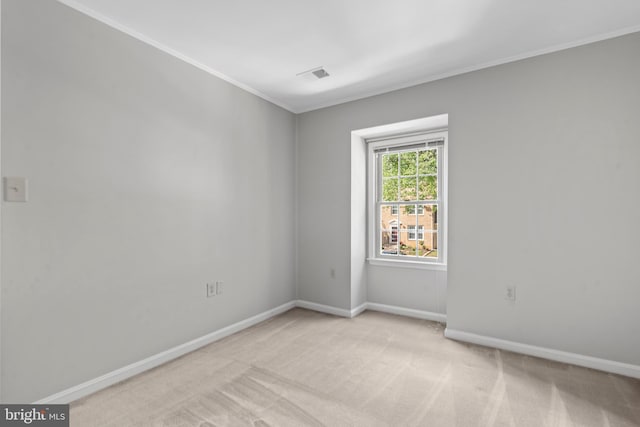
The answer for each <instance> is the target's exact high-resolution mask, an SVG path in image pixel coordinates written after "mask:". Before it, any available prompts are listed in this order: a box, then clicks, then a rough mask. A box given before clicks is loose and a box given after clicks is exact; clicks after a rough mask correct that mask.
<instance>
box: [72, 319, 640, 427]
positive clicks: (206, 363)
mask: <svg viewBox="0 0 640 427" xmlns="http://www.w3.org/2000/svg"><path fill="white" fill-rule="evenodd" d="M443 328H444V327H443V325H440V324H438V323H433V322H428V321H423V320H417V319H409V318H404V317H400V316H394V315H388V314H383V313H376V312H371V311H367V312H364V313H363V314H361V315H360V316H358V317H356V318H354V319H344V318H339V317H333V316H329V315H324V314H320V313H315V312H311V311H307V310H302V309H294V310H291V311H289V312H287V313H284V314H282V315H280V316H277V317H275V318H273V319H271V320H268V321H266V322H263V323H261V324H259V325H257V326H254V327H252V328H250V329H246V330H244V331H242V332H240V333H238V334H235V335H232V336H230V337H228V338H225V339H223V340H221V341H218V342H216V343H213V344H211V345H209V346H207V347H204V348H202V349H200V350H198V351H195V352H193V353H191V354H188V355H186V356H184V357H182V358H180V359H178V360H175V361H173V362H170V363H168V364H166V365H163V366H161V367H159V368H156V369H153V370H151V371H148V372H146V373H144V374H141V375H139V376H137V377H135V378H132V379H129V380H127V381H125V382H123V383H120V384H117V385H115V386H113V387H110V388H108V389H105V390H103V391H101V392H98V393H96V394H93V395H91V396H89V397H87V398H84V399H82V400H79V401H77V402H74V403H73V404H72V405H71V416H70V418H71V425H72V426H79V427H80V426H82V427H85V426H118V427H123V426H245V425H253V426H366V427H369V426H517V427H521V426H535V427H540V426H611V427H613V426H640V381H639V380H636V379H631V378H626V377H622V376H617V375H612V374H606V373H603V372H598V371H594V370H590V369H586V368H580V367H576V366H571V365H566V364H562V363H556V362H550V361H546V360H543V359H537V358H534V357H528V356H522V355H517V354H514V353H509V352H505V351H500V350H494V349H490V348H485V347H480V346H474V345H467V344H462V343H458V342H455V341H450V340H447V339H445V338H444V337H443Z"/></svg>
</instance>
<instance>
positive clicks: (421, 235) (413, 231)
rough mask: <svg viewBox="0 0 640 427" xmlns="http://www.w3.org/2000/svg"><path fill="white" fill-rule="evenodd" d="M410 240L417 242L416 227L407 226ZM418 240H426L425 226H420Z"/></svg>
mask: <svg viewBox="0 0 640 427" xmlns="http://www.w3.org/2000/svg"><path fill="white" fill-rule="evenodd" d="M407 233H408V234H409V240H416V226H415V225H407ZM418 240H424V225H418Z"/></svg>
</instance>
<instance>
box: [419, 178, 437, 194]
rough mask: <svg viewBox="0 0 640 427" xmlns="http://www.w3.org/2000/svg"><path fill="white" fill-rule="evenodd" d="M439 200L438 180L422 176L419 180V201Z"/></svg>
mask: <svg viewBox="0 0 640 427" xmlns="http://www.w3.org/2000/svg"><path fill="white" fill-rule="evenodd" d="M437 198H438V178H437V177H435V176H421V177H420V178H418V199H419V200H435V199H437Z"/></svg>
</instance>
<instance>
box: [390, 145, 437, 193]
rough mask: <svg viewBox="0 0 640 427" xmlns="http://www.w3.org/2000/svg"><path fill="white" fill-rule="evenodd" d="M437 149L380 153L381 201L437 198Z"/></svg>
mask: <svg viewBox="0 0 640 427" xmlns="http://www.w3.org/2000/svg"><path fill="white" fill-rule="evenodd" d="M437 173H438V158H437V153H436V150H433V149H432V150H419V151H418V150H416V151H408V152H404V153H400V154H397V153H394V154H384V155H383V156H382V201H385V202H395V201H410V200H435V199H437V197H438V178H437Z"/></svg>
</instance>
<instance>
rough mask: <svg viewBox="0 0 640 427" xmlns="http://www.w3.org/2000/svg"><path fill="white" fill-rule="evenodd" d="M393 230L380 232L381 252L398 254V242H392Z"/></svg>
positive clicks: (383, 253)
mask: <svg viewBox="0 0 640 427" xmlns="http://www.w3.org/2000/svg"><path fill="white" fill-rule="evenodd" d="M391 240H392V238H391V230H382V231H381V233H380V254H381V255H398V244H397V243H392V241H391Z"/></svg>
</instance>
